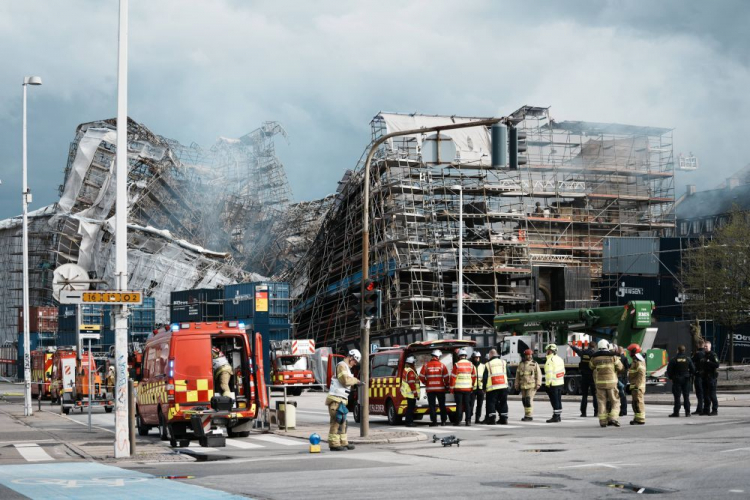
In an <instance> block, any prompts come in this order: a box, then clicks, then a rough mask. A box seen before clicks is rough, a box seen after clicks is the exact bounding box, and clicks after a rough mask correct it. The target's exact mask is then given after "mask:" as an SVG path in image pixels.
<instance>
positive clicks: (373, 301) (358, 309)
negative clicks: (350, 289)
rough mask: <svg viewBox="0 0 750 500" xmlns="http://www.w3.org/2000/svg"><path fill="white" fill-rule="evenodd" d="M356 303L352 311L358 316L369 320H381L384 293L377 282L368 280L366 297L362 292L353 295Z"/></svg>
mask: <svg viewBox="0 0 750 500" xmlns="http://www.w3.org/2000/svg"><path fill="white" fill-rule="evenodd" d="M352 297H354V302H353V303H352V305H351V309H352V310H353V311H354V312H355V313H357V316H359V317H362V318H367V319H380V317H381V310H382V298H381V297H382V291H381V290H380V284H379V283H378V282H377V281H374V280H371V279H367V280H365V283H364V295H363V294H362V293H361V292H354V293H352Z"/></svg>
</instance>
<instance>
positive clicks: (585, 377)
mask: <svg viewBox="0 0 750 500" xmlns="http://www.w3.org/2000/svg"><path fill="white" fill-rule="evenodd" d="M569 345H570V348H571V349H573V352H575V353H576V354H578V355H579V356H580V357H581V362H580V363H579V364H578V371H579V372H581V394H582V396H581V416H582V417H585V416H586V407H587V406H588V400H589V392H590V393H591V400H592V401H593V403H594V416H597V415H598V414H599V405H598V404H597V402H596V386H595V385H594V373H593V372H592V371H591V368H590V367H589V361H591V356H593V355H594V354H595V353H596V350H594V346H593V344H588V345H586V347H585V348H584V349H581V348H580V347H577V346H575V345H574V344H569Z"/></svg>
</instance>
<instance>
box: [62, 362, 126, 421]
mask: <svg viewBox="0 0 750 500" xmlns="http://www.w3.org/2000/svg"><path fill="white" fill-rule="evenodd" d="M89 381H90V382H91V392H90V394H91V399H89ZM50 397H51V399H52V402H53V403H56V402H59V403H60V410H61V411H62V412H63V413H64V414H66V415H67V414H69V413H70V411H71V410H73V409H78V410H80V411H81V412H83V410H84V409H85V408H87V407H88V406H89V405H90V406H91V407H92V408H104V411H105V412H107V413H111V412H112V410H114V408H115V402H114V397H113V394H111V393H107V390H106V387H105V386H104V384H103V383H102V376H101V374H100V373H99V370H98V368H97V366H96V360H95V359H94V357H93V356H92V355H91V354H90V353H88V352H84V353H82V354H81V355H80V357H78V356H77V353H76V351H75V350H74V349H72V348H61V349H58V350H56V351H55V353H54V354H53V356H52V383H51V384H50Z"/></svg>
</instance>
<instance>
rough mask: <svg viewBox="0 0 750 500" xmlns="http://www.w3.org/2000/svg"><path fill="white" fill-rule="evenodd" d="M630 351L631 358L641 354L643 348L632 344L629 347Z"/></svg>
mask: <svg viewBox="0 0 750 500" xmlns="http://www.w3.org/2000/svg"><path fill="white" fill-rule="evenodd" d="M628 351H630V355H631V356H635V355H636V354H638V353H639V352H641V346H639V345H638V344H630V345H629V346H628Z"/></svg>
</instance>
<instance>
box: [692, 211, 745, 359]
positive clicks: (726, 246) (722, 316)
mask: <svg viewBox="0 0 750 500" xmlns="http://www.w3.org/2000/svg"><path fill="white" fill-rule="evenodd" d="M681 281H682V284H683V286H684V287H685V291H686V301H685V307H686V308H687V309H688V311H689V312H690V313H691V314H693V315H695V316H696V317H698V316H703V317H712V318H713V320H714V321H715V322H717V323H718V324H720V325H721V326H723V327H724V328H726V330H727V331H728V333H727V337H728V340H729V365H730V366H731V365H732V364H734V331H735V329H736V328H737V327H738V326H739V325H741V324H743V323H746V322H747V321H748V319H750V316H749V315H748V312H749V311H750V223H748V213H746V212H741V211H739V210H737V209H735V210H733V211H732V213H731V214H730V217H729V221H728V223H726V224H725V225H723V226H722V227H720V228H718V229H717V230H716V231H715V232H714V235H713V238H712V239H704V238H701V240H700V241H699V242H698V243H697V244H696V245H694V246H693V247H692V248H690V249H689V250H687V252H686V254H685V255H684V256H683V259H682V280H681Z"/></svg>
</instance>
